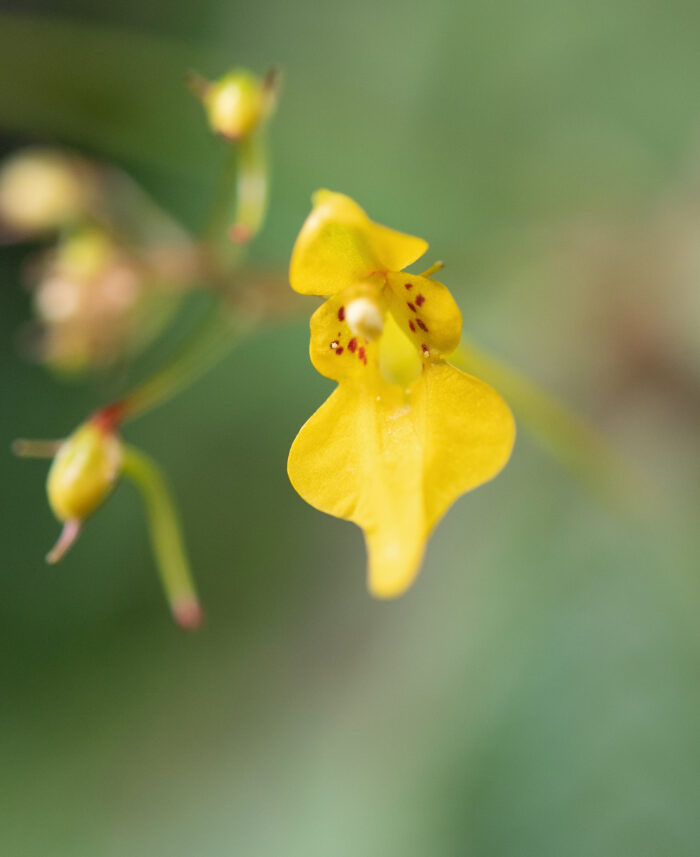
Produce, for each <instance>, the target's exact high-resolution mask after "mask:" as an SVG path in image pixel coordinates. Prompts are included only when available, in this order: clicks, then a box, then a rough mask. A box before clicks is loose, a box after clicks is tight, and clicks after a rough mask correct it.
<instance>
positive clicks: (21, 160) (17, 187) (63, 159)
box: [0, 149, 88, 235]
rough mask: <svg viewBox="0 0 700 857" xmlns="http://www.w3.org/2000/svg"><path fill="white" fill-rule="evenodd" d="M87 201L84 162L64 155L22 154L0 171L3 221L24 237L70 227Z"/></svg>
mask: <svg viewBox="0 0 700 857" xmlns="http://www.w3.org/2000/svg"><path fill="white" fill-rule="evenodd" d="M87 197H88V189H87V186H86V182H85V176H83V175H82V174H81V170H80V162H79V161H77V160H76V159H74V158H70V157H68V156H67V155H64V154H62V153H61V152H56V151H51V150H50V149H30V150H27V151H24V152H19V153H17V154H15V155H13V156H12V157H11V158H9V159H8V160H7V161H6V162H5V163H4V164H3V166H2V168H1V169H0V221H1V222H2V224H3V225H4V226H5V227H7V228H8V229H10V230H12V231H14V232H17V233H20V234H24V235H27V234H28V235H34V234H37V233H40V232H45V231H47V230H51V229H58V228H60V227H62V226H64V225H66V224H67V223H69V222H71V221H72V220H75V218H76V217H78V216H79V215H80V214H81V213H83V212H84V210H85V208H86V206H87Z"/></svg>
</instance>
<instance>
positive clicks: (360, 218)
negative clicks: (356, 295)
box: [289, 190, 428, 295]
mask: <svg viewBox="0 0 700 857" xmlns="http://www.w3.org/2000/svg"><path fill="white" fill-rule="evenodd" d="M427 249H428V245H427V243H426V242H425V241H423V239H422V238H416V237H414V236H412V235H405V234H404V233H402V232H396V231H395V230H393V229H389V228H388V227H386V226H381V225H380V224H378V223H374V222H373V221H372V220H370V219H369V217H367V215H366V214H365V212H364V211H363V210H362V208H360V206H359V205H358V204H357V203H356V202H354V200H352V199H350V197H349V196H345V194H342V193H334V192H332V191H329V190H319V191H317V192H316V193H315V194H314V197H313V209H312V211H311V214H309V216H308V217H307V218H306V221H305V222H304V225H303V226H302V228H301V232H300V233H299V236H298V238H297V240H296V243H295V245H294V250H293V251H292V261H291V265H290V270H289V281H290V284H291V286H292V288H293V289H294V290H295V291H297V292H300V293H301V294H307V295H332V294H335V293H336V292H338V291H340V290H341V289H344V288H345V287H346V286H349V285H351V284H353V283H356V282H358V281H360V280H362V279H364V278H366V277H368V276H369V275H370V274H372V273H373V272H375V271H399V270H401V269H402V268H405V267H406V266H407V265H410V264H411V263H413V262H415V261H416V259H418V258H420V257H421V256H422V255H423V253H425V251H426V250H427Z"/></svg>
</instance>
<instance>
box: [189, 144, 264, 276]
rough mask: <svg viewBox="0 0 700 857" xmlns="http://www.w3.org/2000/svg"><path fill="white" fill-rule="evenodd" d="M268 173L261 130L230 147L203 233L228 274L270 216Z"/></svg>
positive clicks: (228, 147) (228, 146)
mask: <svg viewBox="0 0 700 857" xmlns="http://www.w3.org/2000/svg"><path fill="white" fill-rule="evenodd" d="M268 190H269V170H268V162H267V149H266V145H265V135H264V131H263V130H262V129H260V130H258V131H256V132H254V133H253V134H251V135H250V136H248V137H244V138H243V139H242V140H239V141H237V142H236V143H228V144H227V153H226V157H225V160H224V165H223V169H222V174H221V177H220V179H219V183H218V185H217V191H216V196H215V198H214V201H213V203H212V208H211V214H210V216H209V220H208V222H207V226H206V229H205V231H204V240H205V242H206V244H207V245H208V246H209V248H210V249H211V250H212V252H213V254H214V256H215V258H216V259H217V260H218V261H219V263H220V264H221V265H222V266H223V268H224V269H225V270H227V271H230V270H232V269H233V268H234V267H235V266H236V265H237V263H238V262H239V261H240V257H241V248H242V247H243V246H245V245H246V244H249V243H250V241H252V240H253V238H255V236H256V235H257V234H258V232H259V231H260V229H261V227H262V225H263V222H264V220H265V215H266V213H267V199H268Z"/></svg>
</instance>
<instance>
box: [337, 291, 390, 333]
mask: <svg viewBox="0 0 700 857" xmlns="http://www.w3.org/2000/svg"><path fill="white" fill-rule="evenodd" d="M345 320H346V321H347V323H348V327H349V328H350V330H352V332H353V333H356V334H357V335H358V336H364V338H365V339H370V340H373V339H379V337H380V336H381V334H382V331H383V330H384V313H383V312H382V310H381V308H380V307H379V306H378V305H377V304H376V303H375V302H374V301H373V300H372V299H371V298H367V297H360V298H355V300H352V301H350V302H349V303H348V305H347V306H346V307H345Z"/></svg>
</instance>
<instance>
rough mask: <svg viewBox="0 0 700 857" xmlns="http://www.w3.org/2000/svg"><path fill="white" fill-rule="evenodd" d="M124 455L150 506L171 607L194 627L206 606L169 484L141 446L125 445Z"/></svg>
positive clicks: (155, 546)
mask: <svg viewBox="0 0 700 857" xmlns="http://www.w3.org/2000/svg"><path fill="white" fill-rule="evenodd" d="M122 456H123V457H122V474H123V475H124V476H125V477H127V478H128V479H130V480H131V481H132V482H133V483H134V485H135V486H136V487H137V488H138V489H139V491H140V492H141V496H142V497H143V501H144V504H145V506H146V513H147V516H148V529H149V535H150V538H151V545H152V547H153V553H154V554H155V558H156V563H157V565H158V571H159V573H160V578H161V581H162V583H163V588H164V590H165V594H166V597H167V599H168V603H169V604H170V609H171V610H172V613H173V616H174V617H175V620H176V622H177V623H178V624H179V625H180V626H181V627H183V628H185V629H187V630H194V629H195V628H197V627H198V625H199V624H200V622H201V620H202V609H201V607H200V606H199V599H198V598H197V591H196V589H195V586H194V581H193V580H192V575H191V573H190V567H189V562H188V559H187V554H186V552H185V545H184V543H183V539H182V535H181V528H180V522H179V519H178V515H177V511H176V509H175V505H174V503H173V500H172V497H171V495H170V491H169V490H168V486H167V485H166V482H165V479H164V478H163V474H162V472H161V470H160V468H159V467H158V465H157V464H156V463H155V462H154V461H153V459H151V458H150V457H149V456H147V455H145V454H144V453H143V452H141V451H140V450H138V449H135V448H134V447H132V446H127V445H124V447H123V452H122Z"/></svg>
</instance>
